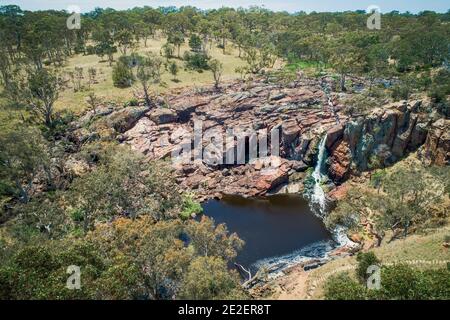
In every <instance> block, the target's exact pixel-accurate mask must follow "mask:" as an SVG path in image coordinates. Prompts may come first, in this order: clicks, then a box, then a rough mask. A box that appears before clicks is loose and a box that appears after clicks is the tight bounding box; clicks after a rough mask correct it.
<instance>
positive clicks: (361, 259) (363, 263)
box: [356, 251, 380, 284]
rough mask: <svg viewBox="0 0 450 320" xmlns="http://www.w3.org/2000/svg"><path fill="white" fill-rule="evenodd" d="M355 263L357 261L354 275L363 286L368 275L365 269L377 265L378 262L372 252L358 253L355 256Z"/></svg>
mask: <svg viewBox="0 0 450 320" xmlns="http://www.w3.org/2000/svg"><path fill="white" fill-rule="evenodd" d="M356 261H358V268H357V269H356V274H357V275H358V278H359V279H360V280H361V281H362V282H363V284H365V282H366V281H367V278H368V277H369V274H367V268H369V266H371V265H378V264H379V263H380V260H378V258H377V256H376V255H375V253H373V252H371V251H370V252H365V253H364V252H358V255H357V256H356Z"/></svg>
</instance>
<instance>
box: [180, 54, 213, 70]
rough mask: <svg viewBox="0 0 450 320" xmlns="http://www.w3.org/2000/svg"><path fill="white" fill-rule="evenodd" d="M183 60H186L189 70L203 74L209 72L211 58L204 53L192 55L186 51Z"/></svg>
mask: <svg viewBox="0 0 450 320" xmlns="http://www.w3.org/2000/svg"><path fill="white" fill-rule="evenodd" d="M183 59H184V60H185V63H186V68H187V69H191V70H196V71H199V72H201V71H203V70H208V68H209V67H208V60H209V58H208V57H207V56H206V55H205V54H202V53H194V54H191V53H189V52H187V51H186V52H185V53H184V56H183Z"/></svg>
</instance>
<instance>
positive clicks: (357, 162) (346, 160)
mask: <svg viewBox="0 0 450 320" xmlns="http://www.w3.org/2000/svg"><path fill="white" fill-rule="evenodd" d="M419 107H420V101H414V102H409V103H408V102H406V101H403V102H399V103H394V104H390V105H386V106H384V107H382V108H378V109H375V110H373V111H372V112H371V113H370V114H369V115H366V116H364V117H363V116H360V117H356V118H352V119H348V120H347V121H346V123H343V124H341V125H339V126H335V127H334V128H332V129H331V130H329V131H328V137H327V138H328V139H327V147H328V148H329V151H330V157H329V160H328V161H329V175H330V177H331V178H332V179H333V180H334V181H336V182H342V181H343V180H345V179H346V178H347V177H348V176H349V174H351V173H357V172H361V171H365V170H367V169H371V168H376V167H381V166H387V165H390V164H392V163H394V162H395V161H397V160H399V159H400V158H402V157H404V156H405V155H406V154H408V153H409V152H412V151H415V150H417V149H418V148H419V147H420V146H421V145H422V144H424V142H425V140H426V139H427V134H428V128H429V126H430V120H429V119H428V117H427V116H426V115H423V114H419V113H418V108H419ZM438 144H439V143H438Z"/></svg>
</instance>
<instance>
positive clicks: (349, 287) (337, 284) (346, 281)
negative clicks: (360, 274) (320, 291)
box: [325, 273, 366, 300]
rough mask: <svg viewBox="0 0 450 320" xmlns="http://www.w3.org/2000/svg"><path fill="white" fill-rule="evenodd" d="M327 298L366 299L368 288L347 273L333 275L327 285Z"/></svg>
mask: <svg viewBox="0 0 450 320" xmlns="http://www.w3.org/2000/svg"><path fill="white" fill-rule="evenodd" d="M325 299H327V300H365V299H366V288H365V287H364V286H362V285H360V284H359V283H358V282H356V281H355V280H353V279H352V278H350V276H349V275H348V274H347V273H343V274H340V275H337V276H334V277H331V278H330V279H329V280H328V281H327V283H326V285H325Z"/></svg>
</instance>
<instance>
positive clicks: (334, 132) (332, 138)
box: [326, 124, 344, 149]
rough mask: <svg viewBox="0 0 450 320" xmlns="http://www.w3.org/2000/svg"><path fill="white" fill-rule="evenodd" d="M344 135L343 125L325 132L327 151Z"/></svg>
mask: <svg viewBox="0 0 450 320" xmlns="http://www.w3.org/2000/svg"><path fill="white" fill-rule="evenodd" d="M343 135H344V125H343V124H338V125H336V126H334V127H332V128H331V129H329V130H328V131H327V141H326V145H327V148H328V149H331V147H332V146H333V145H334V144H335V143H336V141H338V140H340V139H342V137H343Z"/></svg>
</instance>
